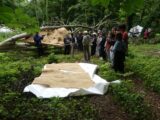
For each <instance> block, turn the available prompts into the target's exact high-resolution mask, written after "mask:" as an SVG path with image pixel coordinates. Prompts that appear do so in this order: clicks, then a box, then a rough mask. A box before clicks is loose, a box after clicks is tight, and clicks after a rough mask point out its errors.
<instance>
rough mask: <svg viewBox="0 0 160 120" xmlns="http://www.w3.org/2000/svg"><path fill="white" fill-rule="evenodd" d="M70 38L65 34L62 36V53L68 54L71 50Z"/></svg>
mask: <svg viewBox="0 0 160 120" xmlns="http://www.w3.org/2000/svg"><path fill="white" fill-rule="evenodd" d="M70 44H71V38H70V36H69V35H66V36H65V38H64V54H65V55H68V54H70V51H71V45H70Z"/></svg>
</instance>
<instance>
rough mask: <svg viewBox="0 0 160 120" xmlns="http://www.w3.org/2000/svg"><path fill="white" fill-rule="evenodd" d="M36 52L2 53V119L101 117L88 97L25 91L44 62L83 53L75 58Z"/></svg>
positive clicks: (0, 109)
mask: <svg viewBox="0 0 160 120" xmlns="http://www.w3.org/2000/svg"><path fill="white" fill-rule="evenodd" d="M31 55H32V56H31ZM34 56H35V53H34V52H30V51H21V52H19V51H14V52H13V51H9V52H4V53H3V52H2V53H0V97H1V100H0V117H1V119H15V118H16V119H25V120H28V119H50V120H53V119H56V120H59V119H65V120H70V119H79V120H81V119H93V120H96V119H98V118H97V117H98V116H97V115H98V113H97V112H96V110H95V109H94V108H93V107H92V106H91V105H90V103H89V101H88V98H86V97H81V98H78V99H77V98H67V99H62V98H52V99H48V100H45V99H43V100H42V99H37V98H36V97H35V96H33V95H31V94H27V93H23V89H24V87H25V86H26V85H28V84H30V83H31V82H32V81H33V79H34V77H36V76H39V75H40V73H41V69H42V68H43V66H44V64H46V63H48V62H55V60H57V62H62V61H63V62H73V61H76V60H78V59H79V56H75V58H74V59H71V57H70V56H63V55H54V54H51V55H49V56H44V57H40V58H36V56H35V57H34ZM51 56H52V57H51ZM53 56H55V58H54V57H53Z"/></svg>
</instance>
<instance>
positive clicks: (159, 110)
mask: <svg viewBox="0 0 160 120" xmlns="http://www.w3.org/2000/svg"><path fill="white" fill-rule="evenodd" d="M132 80H133V83H134V90H135V91H136V92H138V93H142V94H143V95H144V101H145V102H146V103H148V105H149V106H150V108H151V111H152V114H153V116H154V117H155V118H154V119H155V120H160V101H159V100H160V95H158V94H157V93H155V92H153V91H151V90H149V89H146V88H145V87H144V83H143V80H141V79H140V78H139V77H134V78H133V79H132Z"/></svg>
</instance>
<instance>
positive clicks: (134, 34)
mask: <svg viewBox="0 0 160 120" xmlns="http://www.w3.org/2000/svg"><path fill="white" fill-rule="evenodd" d="M142 30H143V27H142V26H140V25H137V26H135V27H133V28H131V29H130V30H129V34H128V36H130V37H139V36H140V35H141V32H142Z"/></svg>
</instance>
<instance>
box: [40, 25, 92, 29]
mask: <svg viewBox="0 0 160 120" xmlns="http://www.w3.org/2000/svg"><path fill="white" fill-rule="evenodd" d="M62 27H64V28H77V27H82V28H85V29H90V30H92V29H94V27H88V26H84V25H60V26H43V27H41V28H40V29H41V30H50V29H58V28H62Z"/></svg>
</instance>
